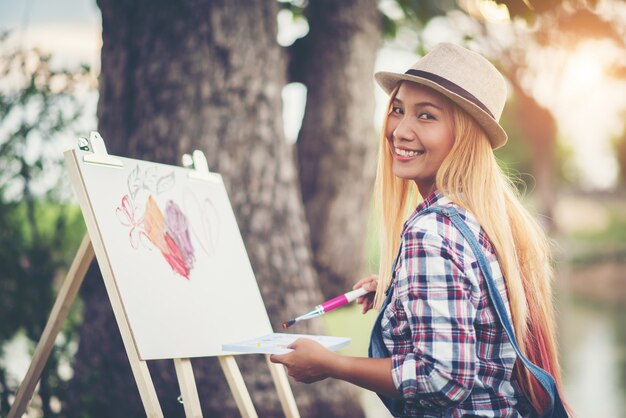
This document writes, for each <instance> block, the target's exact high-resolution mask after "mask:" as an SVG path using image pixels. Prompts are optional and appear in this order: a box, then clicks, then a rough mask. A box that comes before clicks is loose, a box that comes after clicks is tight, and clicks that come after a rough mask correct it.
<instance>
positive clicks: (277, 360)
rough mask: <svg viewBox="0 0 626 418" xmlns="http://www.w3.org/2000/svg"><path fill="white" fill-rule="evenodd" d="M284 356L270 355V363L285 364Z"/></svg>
mask: <svg viewBox="0 0 626 418" xmlns="http://www.w3.org/2000/svg"><path fill="white" fill-rule="evenodd" d="M283 356H284V354H270V361H271V362H272V363H278V364H283Z"/></svg>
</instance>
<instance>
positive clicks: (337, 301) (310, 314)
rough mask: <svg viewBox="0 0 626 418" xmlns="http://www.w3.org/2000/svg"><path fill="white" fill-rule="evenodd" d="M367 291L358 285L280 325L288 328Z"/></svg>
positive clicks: (352, 299)
mask: <svg viewBox="0 0 626 418" xmlns="http://www.w3.org/2000/svg"><path fill="white" fill-rule="evenodd" d="M367 293H370V291H369V290H366V289H365V288H363V287H360V288H358V289H356V290H352V291H350V292H348V293H344V294H343V295H340V296H337V297H335V298H332V299H330V300H327V301H326V302H324V303H322V304H321V305H317V306H316V307H315V308H313V310H312V311H311V312H308V313H306V314H304V315H302V316H299V317H297V318H296V319H292V320H290V321H287V322H283V323H282V327H283V328H289V327H290V326H292V325H293V324H295V323H296V322H300V321H304V320H305V319H311V318H315V317H318V316H320V315H324V314H325V313H326V312H330V311H332V310H333V309H337V308H341V307H342V306H344V305H347V304H348V303H350V302H352V301H354V300H356V298H358V297H359V296H363V295H365V294H367Z"/></svg>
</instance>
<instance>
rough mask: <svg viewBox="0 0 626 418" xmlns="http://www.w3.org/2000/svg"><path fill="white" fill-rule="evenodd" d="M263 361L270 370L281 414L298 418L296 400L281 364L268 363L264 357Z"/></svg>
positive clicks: (290, 417) (266, 357) (267, 359)
mask: <svg viewBox="0 0 626 418" xmlns="http://www.w3.org/2000/svg"><path fill="white" fill-rule="evenodd" d="M265 360H266V361H267V365H268V367H269V368H270V373H271V374H272V379H273V380H274V386H276V391H277V392H278V399H279V400H280V404H281V406H282V407H283V412H284V413H285V417H287V418H300V412H298V406H297V405H296V400H295V399H294V397H293V392H292V391H291V387H290V386H289V380H288V379H287V373H286V372H285V367H284V366H283V365H281V364H274V363H272V362H271V361H270V356H269V355H268V354H266V355H265Z"/></svg>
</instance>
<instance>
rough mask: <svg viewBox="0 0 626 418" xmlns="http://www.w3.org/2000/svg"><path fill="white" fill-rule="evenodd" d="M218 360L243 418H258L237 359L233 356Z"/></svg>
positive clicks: (222, 357) (221, 357)
mask: <svg viewBox="0 0 626 418" xmlns="http://www.w3.org/2000/svg"><path fill="white" fill-rule="evenodd" d="M218 359H219V360H220V366H222V370H223V371H224V375H225V376H226V380H227V381H228V386H229V387H230V391H231V392H232V394H233V396H234V397H235V402H236V403H237V407H238V408H239V412H240V413H241V416H242V417H244V418H256V417H257V413H256V411H255V410H254V405H253V404H252V399H251V398H250V394H249V393H248V389H246V384H245V383H244V381H243V377H242V376H241V372H240V371H239V367H237V362H236V361H235V358H234V357H233V356H219V357H218Z"/></svg>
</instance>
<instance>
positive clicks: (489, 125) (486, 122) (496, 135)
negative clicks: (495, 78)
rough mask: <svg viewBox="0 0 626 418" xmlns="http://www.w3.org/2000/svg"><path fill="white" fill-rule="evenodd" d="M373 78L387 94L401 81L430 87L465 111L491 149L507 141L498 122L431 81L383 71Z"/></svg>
mask: <svg viewBox="0 0 626 418" xmlns="http://www.w3.org/2000/svg"><path fill="white" fill-rule="evenodd" d="M374 78H375V79H376V82H377V83H378V84H379V85H380V87H382V89H383V90H385V92H386V93H387V94H391V92H392V91H393V89H394V88H395V87H396V86H397V85H398V83H399V82H401V81H411V82H413V83H417V84H422V85H424V86H426V87H430V88H431V89H433V90H435V91H437V92H439V93H441V94H443V95H444V96H446V97H447V98H449V99H450V100H452V101H453V102H454V103H455V104H457V105H458V106H460V107H461V109H463V110H465V111H466V112H467V113H468V114H469V115H470V116H471V117H472V118H474V120H475V121H476V122H477V123H478V125H480V127H481V128H482V129H483V130H484V131H485V133H486V134H487V138H488V139H489V142H490V143H491V148H492V149H494V150H495V149H498V148H500V147H501V146H503V145H504V144H505V143H506V141H507V138H508V137H507V134H506V132H505V131H504V129H503V128H502V126H500V124H499V123H498V121H496V120H495V119H494V118H493V117H491V115H489V114H488V113H487V112H485V111H484V110H483V109H481V108H480V107H478V106H477V105H476V104H474V103H472V102H470V101H469V100H467V99H466V98H464V97H462V96H459V95H458V94H456V93H454V92H451V91H450V90H448V89H446V88H445V87H443V86H441V85H439V84H437V83H436V82H434V81H432V80H428V79H425V78H422V77H418V76H415V75H411V74H400V73H391V72H385V71H381V72H377V73H376V74H374Z"/></svg>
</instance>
